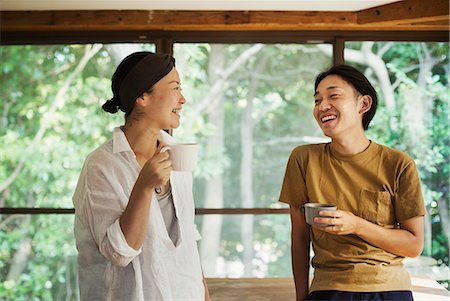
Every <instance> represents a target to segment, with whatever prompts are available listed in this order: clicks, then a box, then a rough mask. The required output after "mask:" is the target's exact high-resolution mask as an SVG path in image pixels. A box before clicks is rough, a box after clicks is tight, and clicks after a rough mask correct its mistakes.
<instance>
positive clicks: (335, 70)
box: [314, 65, 378, 130]
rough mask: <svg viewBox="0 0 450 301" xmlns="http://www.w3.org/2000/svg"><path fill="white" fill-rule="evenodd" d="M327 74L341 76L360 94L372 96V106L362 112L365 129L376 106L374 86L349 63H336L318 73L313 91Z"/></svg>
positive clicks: (376, 98)
mask: <svg viewBox="0 0 450 301" xmlns="http://www.w3.org/2000/svg"><path fill="white" fill-rule="evenodd" d="M329 75H337V76H339V77H341V78H342V79H343V80H345V81H346V82H347V83H349V84H350V85H351V86H352V87H353V88H354V89H355V90H356V91H357V92H358V93H360V94H361V95H369V96H370V97H372V106H371V107H370V109H369V111H367V112H365V113H364V116H363V120H362V123H363V128H364V130H367V128H368V127H369V124H370V122H371V121H372V118H373V116H375V112H376V110H377V106H378V97H377V92H376V91H375V88H374V87H373V86H372V84H371V83H370V82H369V80H368V79H367V77H366V76H365V75H364V74H362V73H361V72H360V71H359V70H357V69H356V68H353V67H352V66H349V65H336V66H333V67H331V68H329V69H328V70H326V71H324V72H322V73H320V74H319V75H318V76H317V77H316V82H315V85H314V91H316V90H317V86H318V85H319V84H320V82H321V81H322V80H323V79H324V78H325V77H327V76H329Z"/></svg>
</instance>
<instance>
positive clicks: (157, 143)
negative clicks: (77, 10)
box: [73, 52, 209, 301]
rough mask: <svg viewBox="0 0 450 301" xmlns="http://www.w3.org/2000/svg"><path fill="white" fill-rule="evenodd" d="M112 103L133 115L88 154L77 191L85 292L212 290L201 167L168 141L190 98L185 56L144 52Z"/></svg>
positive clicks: (118, 74) (115, 87)
mask: <svg viewBox="0 0 450 301" xmlns="http://www.w3.org/2000/svg"><path fill="white" fill-rule="evenodd" d="M112 92H113V98H112V99H111V100H108V101H107V102H106V103H105V104H104V105H103V109H104V110H105V111H107V112H109V113H113V114H114V113H116V112H118V110H119V109H120V110H121V111H123V112H125V125H123V126H122V127H118V128H116V129H114V132H113V137H112V139H111V140H109V141H107V142H106V143H104V144H103V145H101V146H100V147H99V148H97V149H96V150H94V151H93V152H92V153H91V154H90V155H89V156H88V157H87V159H86V161H85V164H84V166H83V170H82V171H81V175H80V178H79V181H78V185H77V188H76V191H75V194H74V196H73V203H74V206H75V238H76V244H77V249H78V252H79V254H78V265H79V269H78V270H79V284H80V294H81V299H82V300H152V301H159V300H161V301H169V300H174V301H175V300H186V301H187V300H189V301H190V300H209V294H208V289H207V287H206V284H205V281H204V277H203V275H202V270H201V266H200V259H199V254H198V251H197V242H196V241H197V240H198V239H199V238H200V236H199V233H198V231H197V229H196V227H195V224H194V201H193V196H192V175H191V173H186V172H173V171H172V168H171V161H170V159H169V155H168V153H167V152H160V150H161V148H162V147H163V146H164V145H165V144H167V143H169V142H171V141H172V140H173V138H172V137H171V136H170V135H168V134H167V133H166V132H164V131H163V129H170V128H177V127H178V126H179V125H180V113H181V109H182V107H183V105H184V104H185V102H186V100H185V99H184V97H183V95H182V94H181V84H180V77H179V75H178V72H177V70H176V69H175V60H174V58H173V57H172V56H170V55H166V54H154V53H151V52H136V53H133V54H131V55H129V56H127V57H126V58H125V59H124V60H123V61H122V62H121V63H120V64H119V66H118V67H117V69H116V71H115V73H114V75H113V77H112Z"/></svg>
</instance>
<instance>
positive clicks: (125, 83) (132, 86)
mask: <svg viewBox="0 0 450 301" xmlns="http://www.w3.org/2000/svg"><path fill="white" fill-rule="evenodd" d="M174 67H175V59H174V58H173V57H172V56H171V55H168V54H163V53H153V52H148V51H140V52H135V53H132V54H130V55H129V56H127V57H126V58H124V59H123V61H122V62H121V63H120V64H119V66H117V69H116V71H115V72H114V74H113V76H112V79H111V90H112V92H113V98H111V99H110V100H108V101H107V102H106V103H105V104H104V105H103V106H102V108H103V110H105V111H106V112H109V113H116V112H117V111H118V110H119V109H120V110H121V111H123V112H125V117H127V116H129V114H130V113H131V111H132V110H133V108H134V104H135V101H136V99H137V98H138V97H139V96H141V95H142V94H143V93H145V92H151V90H152V87H153V85H154V84H156V83H157V82H158V81H159V80H160V79H162V78H163V77H164V76H166V75H167V74H168V73H169V72H170V71H171V70H172V69H173V68H174Z"/></svg>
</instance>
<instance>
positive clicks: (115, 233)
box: [106, 219, 142, 264]
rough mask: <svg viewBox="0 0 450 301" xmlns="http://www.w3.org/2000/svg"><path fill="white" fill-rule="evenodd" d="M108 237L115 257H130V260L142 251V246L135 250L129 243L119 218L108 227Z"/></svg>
mask: <svg viewBox="0 0 450 301" xmlns="http://www.w3.org/2000/svg"><path fill="white" fill-rule="evenodd" d="M106 237H107V240H108V241H109V243H110V245H111V248H112V250H113V251H112V255H113V257H114V258H119V257H123V259H124V260H127V259H129V260H128V262H130V261H131V260H132V259H133V258H134V257H136V256H137V255H139V254H140V253H141V252H142V248H139V249H138V250H135V249H133V248H132V247H130V246H129V245H128V243H127V240H126V238H125V235H124V234H123V232H122V228H121V227H120V221H119V219H117V220H116V221H115V222H114V224H112V225H111V226H110V227H109V228H108V230H107V231H106ZM127 264H128V263H127Z"/></svg>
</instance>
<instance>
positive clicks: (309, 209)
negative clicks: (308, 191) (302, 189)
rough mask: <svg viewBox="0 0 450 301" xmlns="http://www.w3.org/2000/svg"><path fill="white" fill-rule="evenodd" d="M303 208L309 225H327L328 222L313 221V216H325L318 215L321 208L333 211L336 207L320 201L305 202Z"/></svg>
mask: <svg viewBox="0 0 450 301" xmlns="http://www.w3.org/2000/svg"><path fill="white" fill-rule="evenodd" d="M303 208H304V210H305V218H306V222H307V223H308V224H310V225H316V226H329V225H328V224H324V223H316V222H315V221H314V218H315V217H326V216H324V215H322V216H320V215H319V212H320V211H321V210H329V211H335V210H336V209H337V207H336V205H332V204H322V203H306V204H305V205H303Z"/></svg>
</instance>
